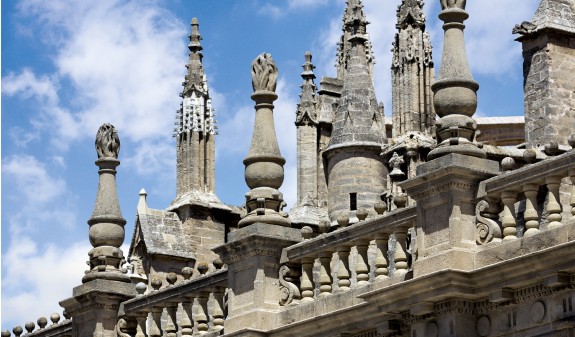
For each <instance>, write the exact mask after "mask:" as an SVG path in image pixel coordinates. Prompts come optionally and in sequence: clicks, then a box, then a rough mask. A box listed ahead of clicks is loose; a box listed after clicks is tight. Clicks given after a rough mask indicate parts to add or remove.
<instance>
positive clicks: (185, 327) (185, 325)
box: [180, 296, 194, 337]
mask: <svg viewBox="0 0 575 337" xmlns="http://www.w3.org/2000/svg"><path fill="white" fill-rule="evenodd" d="M193 304H194V298H193V297H189V296H185V297H184V300H183V301H182V309H183V310H182V317H181V319H180V332H181V333H182V337H192V335H193V334H194V320H193V318H192V305H193Z"/></svg>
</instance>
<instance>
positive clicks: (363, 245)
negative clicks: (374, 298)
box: [355, 240, 369, 286]
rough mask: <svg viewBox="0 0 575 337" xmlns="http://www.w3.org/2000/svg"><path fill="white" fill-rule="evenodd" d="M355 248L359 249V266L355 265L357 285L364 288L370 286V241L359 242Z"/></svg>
mask: <svg viewBox="0 0 575 337" xmlns="http://www.w3.org/2000/svg"><path fill="white" fill-rule="evenodd" d="M355 248H356V249H357V264H356V265H355V273H356V277H357V285H358V286H362V285H366V284H369V266H368V264H367V263H368V262H367V249H368V248H369V240H357V241H356V243H355Z"/></svg>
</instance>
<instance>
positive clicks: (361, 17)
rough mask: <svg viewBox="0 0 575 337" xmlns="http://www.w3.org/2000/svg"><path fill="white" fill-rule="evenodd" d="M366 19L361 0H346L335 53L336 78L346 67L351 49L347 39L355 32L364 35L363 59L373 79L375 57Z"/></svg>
mask: <svg viewBox="0 0 575 337" xmlns="http://www.w3.org/2000/svg"><path fill="white" fill-rule="evenodd" d="M368 24H369V21H367V19H366V16H365V14H364V12H363V4H362V3H361V0H348V1H347V7H346V9H345V12H344V15H343V27H342V31H343V34H342V36H341V39H340V42H339V43H338V45H339V48H338V53H337V65H336V66H337V78H339V79H342V78H343V76H344V73H345V69H346V68H347V65H348V61H349V58H350V52H351V49H352V45H351V42H350V41H349V39H350V38H351V37H352V36H353V35H356V34H362V35H364V36H365V38H366V41H365V50H364V54H365V59H366V61H367V64H368V67H369V75H370V76H371V79H372V81H373V65H374V64H375V57H374V56H373V52H372V47H371V41H370V40H369V34H368V33H367V25H368Z"/></svg>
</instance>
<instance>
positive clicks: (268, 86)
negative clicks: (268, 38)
mask: <svg viewBox="0 0 575 337" xmlns="http://www.w3.org/2000/svg"><path fill="white" fill-rule="evenodd" d="M277 79H278V67H277V66H276V63H275V62H274V59H273V58H272V56H271V54H268V53H261V54H260V55H259V56H258V57H257V58H256V59H255V60H254V61H253V62H252V87H253V88H254V92H257V91H273V92H275V91H276V85H277Z"/></svg>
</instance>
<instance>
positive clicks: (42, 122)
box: [3, 0, 186, 150]
mask: <svg viewBox="0 0 575 337" xmlns="http://www.w3.org/2000/svg"><path fill="white" fill-rule="evenodd" d="M20 10H21V12H22V13H25V14H27V15H34V16H35V18H37V19H38V21H39V23H41V25H40V26H39V27H42V30H43V31H42V33H43V34H38V35H39V36H42V38H43V39H44V40H43V42H45V43H47V44H52V45H55V46H57V47H58V48H57V52H56V55H55V56H54V62H55V65H56V69H57V70H56V72H55V73H54V74H51V75H45V76H37V75H36V74H34V73H33V72H32V71H31V70H29V69H25V70H23V71H22V73H21V74H19V75H14V74H9V75H8V76H6V77H5V78H4V79H3V87H4V88H3V93H6V94H10V95H16V94H19V95H21V96H22V97H23V98H26V97H29V96H30V95H31V93H33V94H34V97H35V98H37V99H38V100H39V101H42V100H41V99H44V102H45V101H47V103H48V104H40V105H39V107H38V110H39V111H40V112H41V113H40V116H39V117H38V118H37V119H36V122H35V123H34V125H35V127H37V128H39V129H41V130H46V131H48V130H50V131H49V132H50V133H51V136H52V139H51V140H52V142H53V143H54V144H56V145H58V147H59V149H60V150H66V149H67V147H68V144H69V143H70V142H71V141H75V140H80V139H84V138H85V137H92V136H93V134H94V133H95V130H97V129H98V126H99V125H100V124H102V123H104V122H111V123H113V124H114V125H115V126H116V127H117V128H118V129H120V130H121V135H120V136H121V137H127V138H128V139H130V140H134V141H142V140H146V139H154V138H157V137H161V136H164V135H165V130H169V129H170V128H171V127H172V125H171V124H172V118H171V117H172V116H173V115H174V114H175V110H176V109H177V108H178V104H179V102H178V98H177V93H178V92H179V91H180V90H181V87H179V84H180V83H181V80H182V78H183V75H184V71H185V69H184V67H183V65H184V64H185V62H186V60H185V55H184V49H182V48H181V45H180V44H181V42H180V38H181V37H182V36H183V35H184V34H185V30H184V25H183V24H182V23H181V22H180V21H178V20H177V19H176V18H175V16H174V15H173V14H172V13H169V12H167V11H166V10H164V9H161V8H160V7H159V6H158V5H157V4H155V2H153V1H134V0H132V1H104V2H86V1H72V0H67V1H38V0H25V1H22V2H21V3H20ZM64 83H65V84H66V85H71V86H72V87H71V88H68V87H66V95H68V96H70V97H72V99H68V100H63V99H62V100H59V99H58V94H59V93H58V91H57V88H58V87H59V86H60V85H64ZM61 101H65V102H66V103H67V104H66V105H63V104H60V103H59V102H61ZM40 103H42V102H40Z"/></svg>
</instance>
